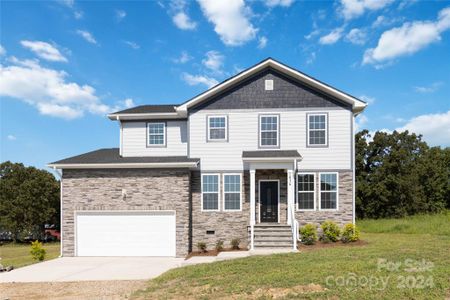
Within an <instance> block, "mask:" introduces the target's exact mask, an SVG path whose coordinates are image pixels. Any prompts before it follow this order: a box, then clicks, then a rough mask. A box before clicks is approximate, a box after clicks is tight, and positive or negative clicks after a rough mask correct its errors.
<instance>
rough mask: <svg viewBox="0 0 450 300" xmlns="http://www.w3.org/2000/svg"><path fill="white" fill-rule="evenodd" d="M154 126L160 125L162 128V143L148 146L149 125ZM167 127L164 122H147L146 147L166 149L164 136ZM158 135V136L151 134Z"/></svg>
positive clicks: (165, 137)
mask: <svg viewBox="0 0 450 300" xmlns="http://www.w3.org/2000/svg"><path fill="white" fill-rule="evenodd" d="M154 124H162V125H163V126H164V127H163V139H164V143H162V144H150V125H154ZM166 130H167V125H166V122H147V147H166V145H167V136H166ZM153 135H159V134H153Z"/></svg>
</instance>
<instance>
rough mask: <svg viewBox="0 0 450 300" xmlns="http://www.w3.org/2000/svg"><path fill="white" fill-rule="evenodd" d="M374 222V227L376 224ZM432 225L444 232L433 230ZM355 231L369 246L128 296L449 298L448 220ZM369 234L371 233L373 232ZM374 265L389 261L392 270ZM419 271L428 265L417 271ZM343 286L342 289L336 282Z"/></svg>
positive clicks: (186, 275) (214, 271)
mask: <svg viewBox="0 0 450 300" xmlns="http://www.w3.org/2000/svg"><path fill="white" fill-rule="evenodd" d="M372 222H375V223H372ZM376 222H379V224H380V225H379V226H375V224H376ZM398 224H404V226H401V227H399V230H398V231H392V230H393V228H395V227H396V226H397V225H398ZM431 224H435V225H431ZM436 224H440V225H439V226H442V227H445V228H435V227H434V226H438V225H436ZM360 225H361V229H362V231H363V232H362V239H363V240H365V241H366V242H367V244H366V245H364V246H341V247H332V248H322V249H317V250H312V251H305V252H300V253H291V254H278V255H271V256H252V257H249V258H243V259H237V260H232V261H222V262H216V263H212V264H203V265H196V266H187V267H183V268H178V269H174V270H171V271H169V272H166V273H165V274H163V275H161V276H160V277H158V278H156V279H154V280H151V281H150V282H149V283H148V287H147V288H146V289H145V290H141V291H138V292H136V293H135V294H133V296H132V297H133V298H136V299H172V298H185V299H217V298H232V299H248V298H251V299H272V298H277V299H299V298H300V299H443V298H446V297H449V296H450V280H449V279H450V278H449V272H448V271H449V270H450V251H449V249H450V236H449V235H448V234H446V233H448V231H449V226H450V221H449V219H448V215H447V216H445V215H444V216H442V215H434V216H419V217H413V218H406V219H405V220H403V221H399V220H377V221H364V222H361V223H360ZM439 226H438V227H439ZM383 228H384V229H383ZM419 228H435V229H436V231H431V232H424V234H422V231H421V230H419ZM375 230H376V231H377V232H376V233H373V232H372V231H375ZM383 230H386V232H383ZM393 232H395V233H393ZM380 261H383V262H389V263H390V264H389V266H390V269H388V268H386V267H384V266H386V264H384V263H383V264H381V263H380ZM430 263H431V264H432V265H430ZM395 264H397V266H398V268H396V267H395V266H396V265H395ZM398 264H400V265H398ZM379 266H380V267H381V268H378V267H379ZM423 266H431V267H429V268H428V269H426V270H421V269H420V268H421V267H423ZM351 279H356V283H355V284H352V283H354V281H351ZM342 280H345V281H344V282H346V284H342ZM366 280H368V282H371V285H370V284H369V283H367V281H366ZM381 280H383V282H385V283H386V285H385V286H383V284H382V281H381Z"/></svg>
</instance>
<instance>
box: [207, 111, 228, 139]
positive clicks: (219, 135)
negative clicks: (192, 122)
mask: <svg viewBox="0 0 450 300" xmlns="http://www.w3.org/2000/svg"><path fill="white" fill-rule="evenodd" d="M227 123H228V122H227V117H226V116H208V141H226V140H227V138H228V137H227V125H228V124H227Z"/></svg>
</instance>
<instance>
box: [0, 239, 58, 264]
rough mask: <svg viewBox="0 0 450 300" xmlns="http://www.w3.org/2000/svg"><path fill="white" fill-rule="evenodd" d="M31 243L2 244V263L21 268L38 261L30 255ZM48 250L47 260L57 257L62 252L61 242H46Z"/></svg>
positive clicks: (0, 262)
mask: <svg viewBox="0 0 450 300" xmlns="http://www.w3.org/2000/svg"><path fill="white" fill-rule="evenodd" d="M30 249H31V246H30V244H14V243H10V244H5V245H2V246H0V257H1V258H2V259H1V260H0V264H2V265H3V266H5V267H6V266H11V265H12V266H14V268H20V267H24V266H27V265H31V264H34V263H36V262H37V261H35V260H33V258H32V257H31V255H30ZM44 249H45V250H46V252H47V253H46V256H45V260H50V259H54V258H57V257H58V256H59V254H60V246H59V243H48V244H44Z"/></svg>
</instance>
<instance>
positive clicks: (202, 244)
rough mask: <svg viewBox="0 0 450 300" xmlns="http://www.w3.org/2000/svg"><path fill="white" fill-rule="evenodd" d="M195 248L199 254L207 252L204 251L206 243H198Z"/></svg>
mask: <svg viewBox="0 0 450 300" xmlns="http://www.w3.org/2000/svg"><path fill="white" fill-rule="evenodd" d="M197 248H198V251H200V252H207V251H206V243H205V242H198V243H197Z"/></svg>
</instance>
